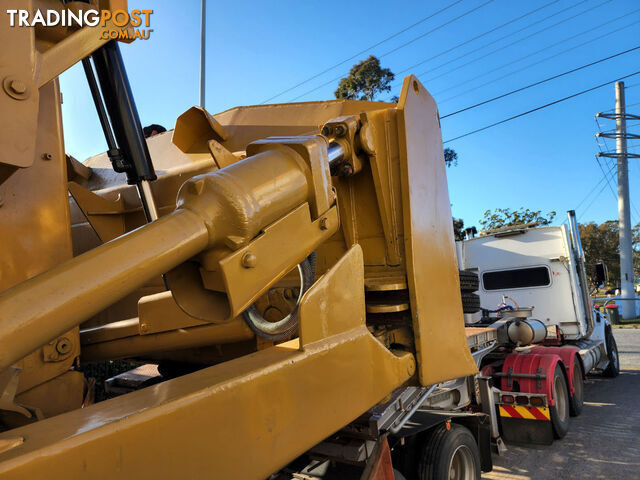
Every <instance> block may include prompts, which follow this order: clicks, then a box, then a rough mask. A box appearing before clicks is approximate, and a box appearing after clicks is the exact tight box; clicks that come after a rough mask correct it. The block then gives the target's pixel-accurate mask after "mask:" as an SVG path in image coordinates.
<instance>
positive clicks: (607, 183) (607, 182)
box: [581, 163, 616, 215]
mask: <svg viewBox="0 0 640 480" xmlns="http://www.w3.org/2000/svg"><path fill="white" fill-rule="evenodd" d="M598 165H600V163H598ZM600 169H601V170H602V173H603V178H604V179H605V180H606V183H605V184H604V185H603V186H602V188H601V189H600V191H598V193H597V194H596V196H595V197H593V199H592V200H591V202H590V203H589V205H587V206H586V207H585V209H584V210H583V211H582V214H581V215H584V214H585V213H587V211H588V210H589V209H590V208H591V206H592V205H593V204H594V203H595V202H596V200H597V199H598V198H599V197H600V195H602V192H604V189H605V188H607V185H610V184H609V181H610V178H609V177H611V178H613V175H614V174H613V173H612V172H615V171H616V169H615V168H613V167H612V168H611V169H610V170H609V171H608V172H607V173H605V172H604V169H602V167H600Z"/></svg>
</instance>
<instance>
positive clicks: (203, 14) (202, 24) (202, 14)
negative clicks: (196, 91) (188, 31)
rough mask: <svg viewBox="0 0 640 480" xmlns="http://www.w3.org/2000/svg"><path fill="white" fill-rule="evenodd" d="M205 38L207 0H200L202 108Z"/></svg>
mask: <svg viewBox="0 0 640 480" xmlns="http://www.w3.org/2000/svg"><path fill="white" fill-rule="evenodd" d="M206 39H207V0H202V5H201V12H200V106H201V107H202V108H204V100H205V98H204V94H205V77H206V72H205V67H206V54H205V53H206Z"/></svg>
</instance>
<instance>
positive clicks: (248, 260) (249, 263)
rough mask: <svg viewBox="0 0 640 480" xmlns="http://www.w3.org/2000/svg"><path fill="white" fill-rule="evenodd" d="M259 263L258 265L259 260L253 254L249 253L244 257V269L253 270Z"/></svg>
mask: <svg viewBox="0 0 640 480" xmlns="http://www.w3.org/2000/svg"><path fill="white" fill-rule="evenodd" d="M257 263H258V259H257V258H256V256H255V255H254V254H253V253H251V252H247V253H245V254H244V255H243V256H242V266H243V267H244V268H253V267H255V266H256V264H257Z"/></svg>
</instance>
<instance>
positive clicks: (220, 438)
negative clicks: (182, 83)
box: [0, 0, 490, 480]
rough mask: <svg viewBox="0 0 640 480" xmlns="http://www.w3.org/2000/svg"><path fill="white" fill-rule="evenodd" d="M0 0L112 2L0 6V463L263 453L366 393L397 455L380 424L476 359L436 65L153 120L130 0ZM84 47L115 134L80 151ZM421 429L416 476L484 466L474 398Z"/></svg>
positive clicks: (132, 469) (148, 470)
mask: <svg viewBox="0 0 640 480" xmlns="http://www.w3.org/2000/svg"><path fill="white" fill-rule="evenodd" d="M5 8H7V9H9V10H11V11H16V12H18V11H19V12H20V15H19V16H25V15H26V17H27V19H29V18H31V17H32V16H34V15H35V14H36V12H37V14H38V15H42V16H44V17H43V18H53V17H55V18H66V19H69V18H71V19H73V18H76V19H77V18H99V19H101V21H100V22H98V24H96V25H89V24H86V25H80V24H75V23H73V20H72V24H64V25H62V24H58V25H55V26H53V25H52V26H47V25H46V24H43V23H42V22H40V23H38V22H35V21H34V22H33V24H34V25H35V26H33V27H20V26H16V27H11V25H10V24H9V16H8V15H7V16H3V17H2V20H1V22H2V23H1V24H0V38H1V39H2V41H3V44H4V45H6V46H7V48H5V49H3V50H2V52H0V60H1V61H0V74H1V75H0V77H1V78H2V87H1V88H0V106H1V108H2V111H3V115H2V119H1V120H0V122H2V128H0V145H1V146H2V148H1V149H0V243H1V245H2V248H1V249H0V272H1V275H0V345H2V348H1V349H0V430H1V431H0V477H1V478H3V480H4V479H7V480H10V479H25V478H51V479H57V478H74V479H81V478H90V479H92V480H95V479H101V478H123V479H126V478H129V479H132V478H136V479H143V478H194V479H195V478H198V479H200V478H216V479H236V478H242V479H264V478H267V477H269V476H270V475H273V474H276V473H277V472H281V471H282V469H283V468H287V465H290V464H291V462H294V461H295V460H296V459H297V458H299V457H300V456H301V455H304V454H305V452H308V451H309V450H310V449H312V448H314V447H315V446H317V445H319V444H321V443H322V442H323V441H324V440H325V439H327V438H329V437H331V436H332V435H334V434H335V433H336V432H339V431H341V430H342V429H344V428H348V427H349V426H351V425H352V424H354V421H356V420H357V419H360V418H362V417H363V415H367V414H368V412H369V411H370V410H371V409H372V408H376V406H378V411H379V413H380V414H381V415H382V416H383V417H384V418H382V417H381V419H380V420H379V421H378V423H377V425H378V427H379V428H378V427H376V428H378V430H379V431H380V432H381V433H382V434H381V435H379V436H377V437H376V439H375V441H374V442H373V445H374V449H375V451H376V452H378V453H377V454H376V455H375V456H371V455H365V456H364V457H362V458H360V459H359V460H361V461H363V462H364V465H363V468H365V469H367V468H368V469H369V473H368V474H367V477H368V478H390V477H389V475H394V473H393V468H392V467H393V463H392V458H391V449H390V448H389V444H388V441H387V440H386V432H387V428H389V429H394V430H395V429H401V428H404V427H407V428H408V426H409V424H408V423H407V421H408V417H407V415H408V414H409V413H412V415H411V418H413V419H414V422H415V421H417V418H418V417H416V416H415V415H419V414H418V413H415V415H414V412H412V410H414V407H415V411H417V406H420V405H421V402H422V400H424V399H425V398H427V397H429V396H430V395H431V393H433V392H434V391H435V389H434V385H438V384H442V383H443V382H447V381H455V380H456V379H459V378H466V377H467V376H470V375H474V374H475V373H477V363H476V361H475V360H474V357H473V355H472V354H471V351H470V350H469V348H468V341H467V337H466V335H465V327H464V318H463V308H462V297H461V295H460V289H459V278H458V267H457V263H456V250H455V243H454V238H453V231H452V228H451V223H452V218H451V211H450V203H449V196H448V191H447V182H446V171H445V164H444V158H443V147H442V136H441V131H440V124H439V119H438V111H437V106H436V103H435V101H434V100H433V98H432V97H431V95H430V94H429V93H428V91H427V90H426V88H425V87H424V86H423V85H422V84H421V83H420V82H419V81H418V79H417V78H416V77H414V76H411V75H410V76H407V77H406V78H405V79H404V83H403V87H402V92H401V95H400V98H399V100H398V102H397V103H384V102H365V101H355V100H334V101H326V102H308V103H293V104H284V105H257V106H247V107H236V108H232V109H230V110H227V111H225V112H221V113H218V114H215V115H213V114H211V113H210V112H208V111H207V110H206V109H204V108H202V107H199V106H195V107H191V108H189V109H187V110H186V111H185V112H184V113H183V114H182V115H180V116H179V117H178V118H177V119H176V122H175V126H174V128H172V129H170V130H169V131H168V132H166V133H163V134H159V135H155V136H152V137H150V138H145V137H144V135H143V129H142V125H141V123H140V117H139V114H138V110H137V107H136V103H135V99H134V96H133V93H132V89H131V86H130V83H129V78H128V74H127V69H126V66H125V64H124V61H123V59H122V55H121V50H120V47H121V43H125V42H127V41H129V39H131V38H134V37H135V35H129V33H130V32H129V30H130V29H131V28H134V29H135V25H131V24H127V22H125V21H123V19H124V18H125V17H126V16H125V15H124V13H123V12H125V13H126V12H127V5H126V2H125V1H122V0H99V1H92V2H90V3H87V2H79V1H70V2H60V1H57V0H38V1H37V2H36V1H35V0H33V1H32V0H7V1H6V2H5ZM93 10H95V11H93ZM53 11H55V15H54V14H53V13H51V12H53ZM76 23H77V22H76ZM123 24H124V25H123ZM128 32H129V33H128ZM121 33H122V35H121ZM125 48H126V47H125ZM75 64H80V65H81V66H82V68H83V70H84V73H85V76H86V79H87V86H88V89H89V91H90V93H91V101H92V103H93V105H91V104H88V105H87V106H86V107H87V108H92V109H95V112H96V119H97V122H99V124H100V127H101V128H102V130H103V133H104V137H105V142H106V144H107V147H108V149H107V151H106V152H105V153H104V154H101V155H98V156H96V157H93V158H90V159H87V160H86V161H84V162H81V161H78V160H76V159H75V158H73V157H72V156H71V155H69V154H68V152H67V151H66V150H65V144H64V135H63V121H62V113H61V103H62V97H61V93H60V85H59V79H58V76H59V75H60V74H61V73H63V72H64V71H66V70H67V69H69V68H71V67H72V66H73V65H75ZM238 74H239V75H241V74H242V73H241V72H238ZM70 93H71V94H73V93H74V92H70ZM159 100H161V98H159ZM398 389H400V390H398ZM407 389H408V390H407ZM125 392H126V393H125ZM116 393H121V394H120V395H115V394H116ZM393 405H395V406H396V407H397V408H395V413H394V412H393V410H394V407H393ZM409 406H410V407H409ZM407 407H409V410H408V411H407V410H406V409H407ZM385 419H391V420H392V423H391V424H389V423H388V422H387V420H385ZM405 419H407V420H405ZM354 428H355V427H354ZM436 429H437V434H436V433H433V434H431V433H429V432H436ZM419 430H420V433H421V434H423V435H421V436H420V439H421V440H422V438H423V437H424V438H426V436H425V435H428V437H429V441H428V442H427V443H425V445H429V446H428V448H426V450H425V452H424V455H422V457H423V458H424V459H425V460H424V461H423V462H422V464H421V465H423V467H421V468H422V469H423V471H424V472H423V475H422V476H423V478H433V479H442V478H451V475H452V474H453V475H454V477H455V476H456V475H460V474H462V475H464V477H469V476H470V477H471V478H479V475H480V469H481V468H484V469H489V468H490V464H489V463H488V462H489V461H490V456H489V457H488V458H487V456H486V452H487V451H488V448H489V441H490V436H489V435H487V432H488V430H487V424H486V414H484V413H483V412H472V411H460V412H458V413H457V415H456V416H455V418H454V417H451V416H439V417H434V416H432V415H428V416H425V418H424V422H423V423H421V428H420V429H419ZM403 435H404V437H403V438H407V441H409V438H410V437H411V436H410V435H405V434H404V433H403ZM421 443H424V442H422V441H421ZM366 445H367V446H368V447H369V446H371V443H367V444H366ZM369 451H370V449H369V450H367V452H369ZM483 452H485V454H483ZM426 459H436V460H437V463H433V462H432V461H431V460H429V461H428V462H427V460H426ZM481 459H483V460H482V463H481ZM374 460H376V461H374ZM407 461H408V460H407ZM397 462H398V461H396V463H397ZM359 466H362V465H359Z"/></svg>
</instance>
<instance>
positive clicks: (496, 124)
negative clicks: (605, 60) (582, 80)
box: [442, 71, 640, 143]
mask: <svg viewBox="0 0 640 480" xmlns="http://www.w3.org/2000/svg"><path fill="white" fill-rule="evenodd" d="M638 74H640V71H637V72H634V73H630V74H628V75H625V76H623V77H620V78H616V79H615V80H611V81H609V82H605V83H601V84H600V85H596V86H595V87H591V88H588V89H586V90H582V91H580V92H576V93H574V94H572V95H568V96H566V97H563V98H560V99H558V100H554V101H553V102H549V103H547V104H545V105H540V106H539V107H536V108H532V109H531V110H527V111H526V112H522V113H519V114H517V115H512V116H511V117H508V118H505V119H503V120H500V121H498V122H494V123H491V124H489V125H485V126H484V127H481V128H477V129H476V130H472V131H470V132H467V133H464V134H462V135H458V136H457V137H454V138H451V139H449V140H446V141H444V142H442V143H449V142H453V141H454V140H458V139H460V138H464V137H468V136H469V135H473V134H474V133H478V132H482V131H484V130H488V129H489V128H493V127H495V126H498V125H502V124H503V123H507V122H510V121H511V120H515V119H516V118H520V117H524V116H525V115H529V114H531V113H534V112H537V111H538V110H542V109H544V108H548V107H551V106H552V105H556V104H558V103H561V102H565V101H567V100H570V99H572V98H575V97H578V96H580V95H584V94H585V93H589V92H592V91H594V90H597V89H599V88H602V87H605V86H607V85H611V84H612V83H615V82H618V81H620V80H623V79H625V78H629V77H633V76H635V75H638Z"/></svg>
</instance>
